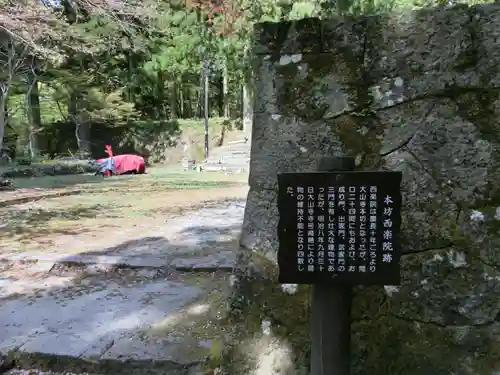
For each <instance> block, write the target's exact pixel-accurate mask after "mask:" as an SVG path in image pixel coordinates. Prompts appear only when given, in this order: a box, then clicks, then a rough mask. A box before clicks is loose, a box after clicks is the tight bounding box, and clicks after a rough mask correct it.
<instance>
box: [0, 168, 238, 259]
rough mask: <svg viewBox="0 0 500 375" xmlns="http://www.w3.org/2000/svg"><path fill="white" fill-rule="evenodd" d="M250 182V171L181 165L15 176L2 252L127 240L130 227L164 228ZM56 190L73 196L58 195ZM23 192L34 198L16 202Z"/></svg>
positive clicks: (1, 226) (1, 220) (0, 225)
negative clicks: (109, 173)
mask: <svg viewBox="0 0 500 375" xmlns="http://www.w3.org/2000/svg"><path fill="white" fill-rule="evenodd" d="M246 182H247V176H246V175H241V174H238V175H224V174H219V173H197V172H194V171H193V172H184V171H181V170H180V169H178V168H177V169H176V168H151V169H150V170H149V173H148V174H146V175H137V176H119V177H111V178H102V177H95V176H90V175H78V176H57V177H37V178H30V179H26V178H20V179H15V180H14V185H15V186H16V187H17V188H19V190H17V191H13V192H10V193H5V194H2V198H1V199H2V200H3V207H2V206H0V238H2V240H0V252H4V253H5V252H18V251H37V252H39V251H51V252H54V251H58V249H59V250H60V251H65V252H68V251H69V250H71V249H70V248H71V247H72V246H74V247H75V250H74V251H75V252H78V251H79V250H78V249H77V248H78V246H80V245H78V246H77V245H76V244H85V243H89V242H93V243H97V242H99V241H101V239H102V238H106V239H108V240H109V237H110V236H115V235H116V236H117V237H118V236H119V239H120V242H123V241H124V240H126V239H127V238H126V237H127V232H128V231H129V232H130V233H129V235H130V236H134V235H137V230H138V229H137V228H157V227H158V226H159V225H162V226H164V225H165V221H166V220H168V219H170V218H173V217H176V216H179V215H182V214H183V213H184V212H186V211H188V210H193V209H196V208H199V207H202V206H203V205H204V204H206V203H207V202H210V201H223V200H226V199H240V198H244V197H245V196H246V192H247V183H246ZM55 192H65V193H67V194H68V195H63V196H58V197H57V196H54V193H55ZM9 194H10V195H9ZM20 194H24V197H28V199H25V200H24V201H22V202H21V203H16V202H18V201H16V199H18V198H19V195H20ZM0 203H1V202H0ZM11 203H12V204H11ZM108 242H109V241H108ZM70 252H73V251H70Z"/></svg>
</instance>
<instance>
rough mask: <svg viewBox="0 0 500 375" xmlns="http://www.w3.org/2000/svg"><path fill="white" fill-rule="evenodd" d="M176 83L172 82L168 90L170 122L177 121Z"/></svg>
mask: <svg viewBox="0 0 500 375" xmlns="http://www.w3.org/2000/svg"><path fill="white" fill-rule="evenodd" d="M177 88H178V85H177V82H176V81H173V82H172V86H171V88H170V118H171V119H172V120H177V117H178V114H177Z"/></svg>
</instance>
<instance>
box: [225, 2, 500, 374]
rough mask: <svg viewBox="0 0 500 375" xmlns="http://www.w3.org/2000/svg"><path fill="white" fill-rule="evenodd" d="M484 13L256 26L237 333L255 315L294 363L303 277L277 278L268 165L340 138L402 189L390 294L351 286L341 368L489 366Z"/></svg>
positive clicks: (491, 141) (491, 317) (494, 360)
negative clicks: (292, 288)
mask: <svg viewBox="0 0 500 375" xmlns="http://www.w3.org/2000/svg"><path fill="white" fill-rule="evenodd" d="M499 21H500V5H498V4H487V5H486V4H485V5H478V6H474V7H467V6H462V5H461V6H456V7H452V8H447V9H443V8H439V9H425V10H419V11H416V12H408V13H405V14H399V15H397V14H393V15H378V16H372V17H370V18H366V19H363V20H360V19H354V18H340V17H336V18H333V19H330V20H328V21H320V20H318V19H304V20H299V21H293V22H286V23H285V22H283V23H280V24H271V23H266V24H261V25H258V26H257V27H256V30H255V35H256V37H257V42H256V45H255V47H254V55H255V56H256V59H255V64H254V76H255V108H254V109H255V111H254V121H253V129H252V142H251V143H252V155H251V163H250V178H249V183H250V192H249V195H248V201H247V206H246V210H245V219H244V225H243V232H242V235H241V241H240V242H241V246H240V252H239V256H238V262H237V266H236V267H235V280H236V282H235V289H234V296H233V299H232V301H231V303H232V316H233V319H232V324H233V326H234V327H235V333H234V335H235V336H236V337H237V338H238V340H237V341H238V342H239V343H241V342H245V339H248V340H250V338H251V337H255V336H259V335H262V333H259V332H258V330H259V327H260V324H259V319H260V317H261V316H263V315H265V316H268V317H269V318H270V321H271V322H275V323H273V324H272V326H271V331H272V335H274V337H275V339H276V340H281V341H283V342H285V343H286V344H287V345H289V346H290V348H291V350H290V351H288V352H287V353H288V354H289V358H284V357H283V358H282V360H281V361H282V363H283V364H284V363H288V361H289V360H292V361H293V363H295V364H296V367H297V368H296V369H295V371H296V372H295V373H300V372H301V371H302V370H301V369H300V368H299V367H300V366H307V361H308V356H307V354H304V353H307V351H308V345H309V341H308V337H307V336H308V314H307V312H304V311H303V306H304V304H307V303H308V299H309V296H308V294H309V293H308V288H307V287H305V286H299V288H298V289H297V292H296V293H295V294H293V295H285V294H284V292H283V291H282V290H281V288H279V285H278V284H277V282H276V274H277V269H276V249H277V245H278V244H277V236H276V233H277V228H276V226H277V222H278V212H277V209H276V188H277V180H276V178H277V174H278V173H280V172H289V171H312V170H314V168H315V162H316V161H315V160H316V159H315V157H317V156H325V155H328V156H330V155H339V156H340V155H343V154H349V155H352V156H356V159H357V161H358V163H357V165H358V167H359V169H362V170H373V169H378V170H396V171H401V172H402V173H403V183H402V191H403V201H404V207H403V228H402V245H403V251H404V256H403V259H402V276H403V283H402V285H401V287H400V288H399V289H397V290H395V289H390V290H391V293H390V296H389V295H388V293H387V292H386V290H385V289H384V288H382V287H380V288H358V289H357V291H356V302H355V304H354V306H353V319H354V322H355V323H354V324H353V327H352V336H353V337H352V340H353V344H352V348H353V353H352V354H353V361H352V367H353V374H358V375H362V374H373V373H384V374H387V375H396V374H403V373H404V374H408V375H421V374H432V373H463V374H466V373H467V374H476V375H490V374H491V373H494V372H495V371H498V370H499V369H500V351H499V350H498V347H500V345H499V344H500V343H499V339H500V336H499V332H500V330H499V328H500V324H499V323H498V318H497V317H498V316H499V314H500V304H499V303H498V301H499V296H500V290H499V288H498V286H497V284H498V280H499V277H500V275H499V273H498V259H499V256H500V254H499V253H498V249H499V248H500V247H499V246H500V243H497V242H498V240H497V239H498V238H500V225H499V224H498V219H496V218H495V216H497V208H498V207H500V190H499V188H498V186H500V172H499V171H500V136H499V134H500V120H499V119H500V112H499V111H500V106H499V103H500V84H499V82H500V71H499V70H498V64H499V63H500V52H499V51H500V48H499V47H500V38H498V34H499V31H498V28H495V26H494V25H496V24H497V23H498V22H499ZM320 51H321V52H322V53H319V52H320ZM327 52H328V53H327ZM477 212H480V213H481V215H479V214H478V213H477ZM471 218H472V219H471ZM478 218H480V219H478ZM238 348H239V349H238ZM430 348H431V349H430ZM238 350H239V352H238ZM242 351H244V349H242V346H241V344H238V343H234V347H232V350H230V353H232V354H234V356H233V357H232V359H233V360H234V361H236V362H237V363H238V364H239V365H240V367H239V368H237V369H236V370H235V368H234V361H233V365H227V366H228V368H229V370H226V372H227V373H236V372H237V373H240V374H253V373H255V371H256V369H255V366H253V367H252V366H251V365H250V364H249V363H255V358H250V359H249V358H246V359H245V356H244V355H242V354H241V352H242ZM237 353H239V354H237ZM252 360H253V361H254V362H252ZM231 366H233V367H231ZM231 371H233V372H231ZM235 371H236V372H235Z"/></svg>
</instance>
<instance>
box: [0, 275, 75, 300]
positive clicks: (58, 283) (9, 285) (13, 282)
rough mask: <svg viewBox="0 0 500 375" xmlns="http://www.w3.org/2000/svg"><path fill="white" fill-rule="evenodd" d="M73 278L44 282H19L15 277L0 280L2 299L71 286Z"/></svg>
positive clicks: (57, 278) (53, 278) (59, 278)
mask: <svg viewBox="0 0 500 375" xmlns="http://www.w3.org/2000/svg"><path fill="white" fill-rule="evenodd" d="M73 280H74V278H73V277H55V276H54V277H46V278H44V279H42V280H29V279H28V280H19V279H16V278H14V277H12V278H11V277H8V276H5V277H2V278H0V298H6V297H9V296H11V295H16V294H22V295H30V294H34V293H38V292H40V291H42V292H43V290H44V289H48V290H53V289H58V288H61V287H65V286H68V285H71V284H72V283H73Z"/></svg>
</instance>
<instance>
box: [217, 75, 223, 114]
mask: <svg viewBox="0 0 500 375" xmlns="http://www.w3.org/2000/svg"><path fill="white" fill-rule="evenodd" d="M217 90H218V94H217V109H218V112H219V117H224V74H221V76H220V77H218V79H217Z"/></svg>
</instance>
